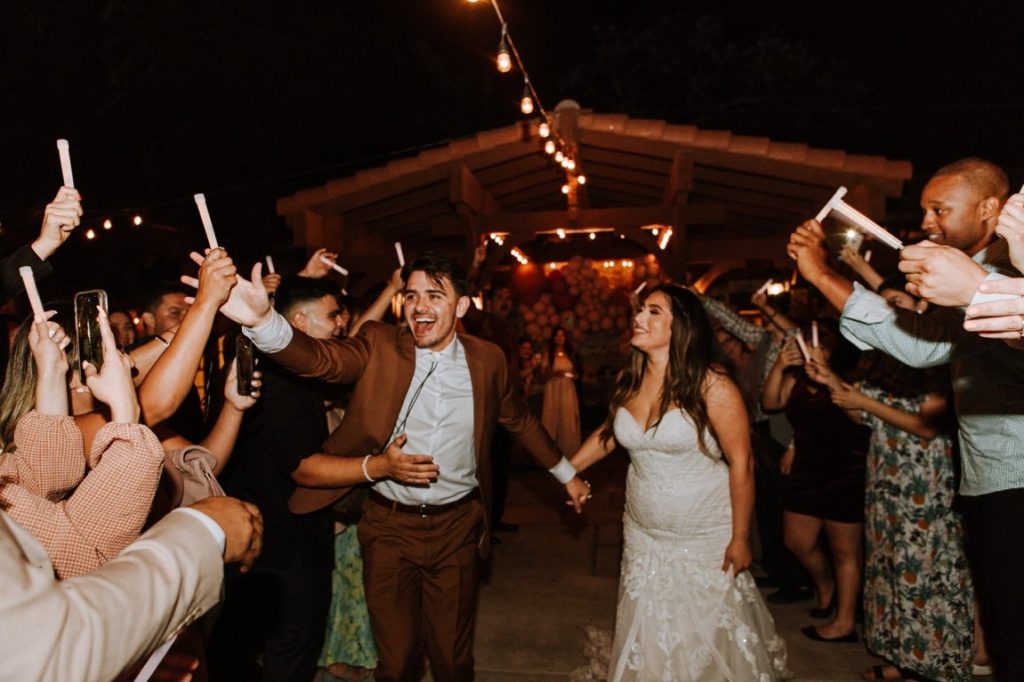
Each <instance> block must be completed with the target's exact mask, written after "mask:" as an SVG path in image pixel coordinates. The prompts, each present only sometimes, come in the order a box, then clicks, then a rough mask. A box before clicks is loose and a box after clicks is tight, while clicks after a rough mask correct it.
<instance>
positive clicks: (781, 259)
mask: <svg viewBox="0 0 1024 682" xmlns="http://www.w3.org/2000/svg"><path fill="white" fill-rule="evenodd" d="M787 241H788V240H786V239H778V238H775V239H708V240H705V239H693V238H691V239H690V240H689V241H688V243H687V248H688V249H689V260H690V262H691V263H700V262H717V261H727V260H734V259H744V260H756V259H765V258H770V259H772V260H773V261H774V262H775V263H776V264H777V265H786V264H789V265H792V263H793V261H791V260H790V259H789V257H788V256H787V255H786V243H787Z"/></svg>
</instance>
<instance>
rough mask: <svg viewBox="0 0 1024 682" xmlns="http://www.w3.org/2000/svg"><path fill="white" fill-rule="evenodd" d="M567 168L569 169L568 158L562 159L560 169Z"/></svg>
mask: <svg viewBox="0 0 1024 682" xmlns="http://www.w3.org/2000/svg"><path fill="white" fill-rule="evenodd" d="M568 167H569V159H568V158H563V159H562V168H568Z"/></svg>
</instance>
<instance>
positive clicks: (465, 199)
mask: <svg viewBox="0 0 1024 682" xmlns="http://www.w3.org/2000/svg"><path fill="white" fill-rule="evenodd" d="M448 198H449V200H450V201H451V202H452V205H454V206H455V207H457V208H461V207H465V208H466V209H467V210H469V211H470V212H471V213H475V214H481V213H497V212H498V211H499V210H501V205H500V204H498V202H497V201H495V199H494V197H493V196H492V195H491V193H490V192H488V191H487V188H485V187H484V186H483V184H482V183H481V182H480V180H479V179H478V178H477V177H476V175H475V174H474V173H473V171H471V170H470V169H469V167H468V166H466V164H464V163H460V164H458V165H457V166H456V167H454V168H453V169H452V174H451V178H450V179H449V181H448Z"/></svg>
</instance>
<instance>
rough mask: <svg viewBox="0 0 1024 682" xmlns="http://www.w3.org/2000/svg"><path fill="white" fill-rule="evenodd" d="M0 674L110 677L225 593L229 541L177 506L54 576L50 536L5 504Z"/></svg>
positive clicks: (0, 677)
mask: <svg viewBox="0 0 1024 682" xmlns="http://www.w3.org/2000/svg"><path fill="white" fill-rule="evenodd" d="M0 575H3V577H4V579H3V580H0V642H3V651H4V654H3V656H0V681H6V680H19V681H22V680H110V679H113V678H114V677H115V676H116V675H117V674H118V673H120V672H121V671H122V670H123V669H124V668H125V667H126V666H127V665H129V664H130V663H133V662H135V661H137V660H139V659H140V658H142V657H143V656H146V655H148V654H149V653H150V652H151V651H153V650H154V649H156V648H157V647H158V646H159V645H160V644H162V643H163V642H165V641H166V640H167V639H169V638H170V637H171V636H173V635H174V634H176V633H177V632H178V630H179V629H181V628H182V627H184V626H186V625H188V624H189V623H191V622H192V621H194V620H195V619H196V618H198V617H199V616H200V615H202V614H203V613H204V612H205V611H206V610H207V609H209V608H210V607H212V606H213V605H214V604H216V603H217V600H218V599H219V596H220V587H221V584H222V582H223V578H224V564H223V559H222V555H221V549H220V546H219V544H218V542H217V541H216V540H215V539H214V537H213V535H212V533H211V532H210V531H209V530H207V529H206V528H205V527H204V526H203V523H202V521H200V520H199V519H196V518H194V517H193V516H190V515H188V514H184V513H173V512H172V513H171V514H170V515H168V516H167V517H166V518H165V519H163V520H162V521H160V522H159V523H157V524H156V525H155V526H153V528H151V529H150V530H149V531H148V532H147V533H146V534H145V535H143V536H142V537H141V538H140V539H139V540H137V541H136V542H134V543H132V544H131V545H129V546H128V547H127V548H126V549H125V550H124V551H123V552H122V553H121V554H120V555H119V556H118V557H117V558H115V559H113V560H112V561H110V562H108V563H107V564H105V565H103V566H101V567H100V568H98V569H96V570H95V571H93V572H92V573H89V574H87V575H83V576H80V577H78V578H72V579H70V580H66V581H64V582H56V581H55V579H54V576H53V568H52V566H51V565H50V562H49V560H48V559H47V557H46V552H45V551H44V550H43V548H42V546H41V545H40V544H39V543H38V542H37V541H36V540H35V538H33V537H32V535H31V534H30V533H28V532H27V531H26V530H25V529H23V528H21V527H20V526H18V525H17V524H16V523H14V522H13V521H11V519H10V517H8V516H7V514H6V513H4V512H0Z"/></svg>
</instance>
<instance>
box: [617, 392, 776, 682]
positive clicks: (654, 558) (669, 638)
mask: <svg viewBox="0 0 1024 682" xmlns="http://www.w3.org/2000/svg"><path fill="white" fill-rule="evenodd" d="M615 437H616V439H617V440H618V442H619V444H621V445H622V446H623V447H625V448H626V449H627V450H628V451H629V456H630V460H631V464H630V467H629V474H628V478H627V483H626V512H625V516H624V521H623V532H624V551H623V557H622V575H621V577H620V583H619V604H618V609H617V612H616V620H615V636H614V642H613V645H612V656H611V661H610V663H609V668H608V679H609V680H614V681H616V682H618V681H620V680H640V681H644V682H648V681H652V680H663V681H665V682H668V681H670V680H671V681H672V682H684V681H696V680H707V681H711V680H729V681H730V682H747V681H753V682H772V681H774V680H779V679H786V678H787V677H788V676H789V672H788V670H787V669H786V644H785V642H784V641H783V640H782V639H781V638H780V637H779V636H778V635H777V634H776V633H775V625H774V623H773V622H772V618H771V615H769V613H768V610H767V608H766V607H765V605H764V602H763V601H762V600H761V595H760V593H759V592H758V591H757V587H756V586H755V584H754V579H753V577H751V575H750V573H748V572H747V571H743V572H741V573H740V574H739V575H737V576H735V577H733V575H732V572H731V571H727V572H723V571H722V561H723V559H724V556H725V550H726V547H727V546H728V544H729V540H730V538H731V537H732V506H731V504H730V498H729V469H728V467H727V465H726V464H725V461H724V460H723V459H722V458H721V457H720V455H719V453H718V451H717V446H716V445H715V443H714V439H713V438H712V437H711V436H710V435H709V436H708V437H707V441H708V445H709V447H711V448H712V454H713V455H715V456H716V457H717V459H712V458H710V457H708V456H707V455H705V454H703V453H702V452H701V451H700V448H699V446H698V444H697V433H696V429H695V427H694V425H693V422H692V421H691V420H690V419H689V417H688V416H687V415H685V414H684V413H683V412H682V411H681V410H674V411H672V412H670V413H668V414H666V415H665V417H664V418H663V419H662V420H661V423H660V424H659V425H657V426H656V427H653V428H651V429H649V430H648V431H646V432H645V431H644V430H643V427H642V426H640V425H638V424H637V423H636V420H635V419H633V416H632V415H631V414H630V413H629V412H628V411H627V410H625V409H620V410H619V411H618V413H617V414H616V416H615Z"/></svg>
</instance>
